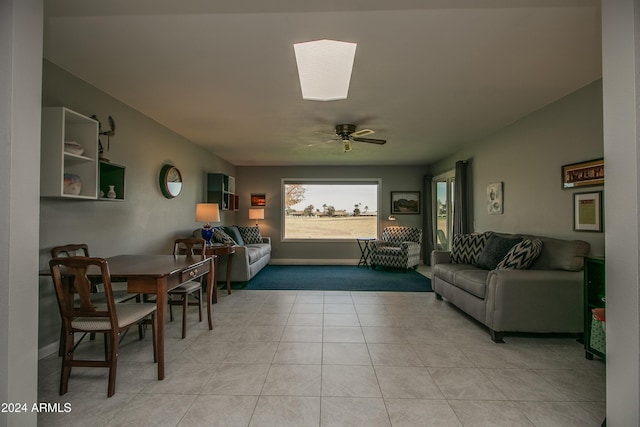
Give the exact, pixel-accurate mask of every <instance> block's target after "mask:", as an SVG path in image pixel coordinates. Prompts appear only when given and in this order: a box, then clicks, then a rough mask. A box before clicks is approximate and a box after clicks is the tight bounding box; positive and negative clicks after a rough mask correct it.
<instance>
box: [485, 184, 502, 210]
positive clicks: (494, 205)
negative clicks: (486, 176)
mask: <svg viewBox="0 0 640 427" xmlns="http://www.w3.org/2000/svg"><path fill="white" fill-rule="evenodd" d="M487 211H488V212H489V214H491V215H502V182H494V183H491V184H489V185H488V186H487Z"/></svg>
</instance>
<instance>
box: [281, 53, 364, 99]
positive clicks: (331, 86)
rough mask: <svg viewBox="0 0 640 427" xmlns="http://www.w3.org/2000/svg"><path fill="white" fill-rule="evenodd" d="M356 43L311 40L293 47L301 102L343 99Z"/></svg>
mask: <svg viewBox="0 0 640 427" xmlns="http://www.w3.org/2000/svg"><path fill="white" fill-rule="evenodd" d="M356 46H357V44H356V43H349V42H341V41H336V40H315V41H310V42H304V43H295V44H294V45H293V48H294V51H295V55H296V63H297V64H298V75H299V76H300V88H301V89H302V98H303V99H309V100H313V101H335V100H338V99H347V94H348V93H349V82H350V81H351V71H352V69H353V60H354V58H355V56H356Z"/></svg>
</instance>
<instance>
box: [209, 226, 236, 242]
mask: <svg viewBox="0 0 640 427" xmlns="http://www.w3.org/2000/svg"><path fill="white" fill-rule="evenodd" d="M212 240H213V241H214V242H216V243H222V244H225V245H237V243H236V241H235V240H233V239H232V238H231V236H229V235H228V234H227V233H225V232H224V231H222V230H221V229H219V228H215V229H214V232H213V239H212Z"/></svg>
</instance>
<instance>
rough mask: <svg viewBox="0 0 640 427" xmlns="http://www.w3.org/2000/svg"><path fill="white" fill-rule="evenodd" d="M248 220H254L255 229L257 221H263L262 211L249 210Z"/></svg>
mask: <svg viewBox="0 0 640 427" xmlns="http://www.w3.org/2000/svg"><path fill="white" fill-rule="evenodd" d="M249 219H255V220H256V227H257V226H258V220H259V219H264V209H256V208H250V209H249Z"/></svg>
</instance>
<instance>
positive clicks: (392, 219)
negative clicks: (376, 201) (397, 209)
mask: <svg viewBox="0 0 640 427" xmlns="http://www.w3.org/2000/svg"><path fill="white" fill-rule="evenodd" d="M387 219H388V220H389V221H397V220H398V218H396V216H395V215H389V218H387Z"/></svg>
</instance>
